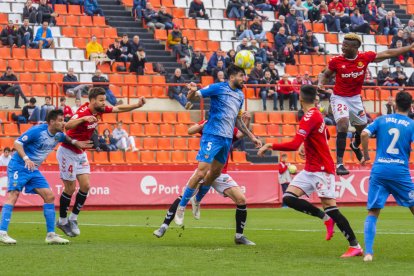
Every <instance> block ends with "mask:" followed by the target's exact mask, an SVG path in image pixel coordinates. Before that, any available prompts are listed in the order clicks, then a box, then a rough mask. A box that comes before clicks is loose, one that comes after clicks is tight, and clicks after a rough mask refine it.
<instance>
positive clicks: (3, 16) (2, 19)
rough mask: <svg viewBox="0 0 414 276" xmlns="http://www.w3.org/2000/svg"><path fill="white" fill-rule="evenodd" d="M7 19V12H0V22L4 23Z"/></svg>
mask: <svg viewBox="0 0 414 276" xmlns="http://www.w3.org/2000/svg"><path fill="white" fill-rule="evenodd" d="M8 21H9V17H8V15H7V13H0V24H3V25H6V24H7V23H8Z"/></svg>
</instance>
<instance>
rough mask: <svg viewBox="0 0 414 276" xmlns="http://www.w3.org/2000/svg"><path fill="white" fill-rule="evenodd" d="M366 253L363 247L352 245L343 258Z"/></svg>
mask: <svg viewBox="0 0 414 276" xmlns="http://www.w3.org/2000/svg"><path fill="white" fill-rule="evenodd" d="M363 254H364V251H363V250H362V248H361V247H358V248H356V247H352V246H350V247H349V248H348V250H347V251H346V252H345V253H344V254H343V255H342V256H341V258H350V257H356V256H362V255H363Z"/></svg>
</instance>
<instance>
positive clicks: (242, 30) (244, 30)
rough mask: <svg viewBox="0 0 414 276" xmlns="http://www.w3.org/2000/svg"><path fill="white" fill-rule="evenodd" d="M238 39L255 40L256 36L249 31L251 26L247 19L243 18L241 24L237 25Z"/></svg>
mask: <svg viewBox="0 0 414 276" xmlns="http://www.w3.org/2000/svg"><path fill="white" fill-rule="evenodd" d="M236 38H237V39H238V40H243V39H244V38H247V39H250V40H251V39H254V34H253V32H252V30H250V29H249V24H247V19H246V17H243V18H242V20H241V22H240V24H239V25H237V28H236ZM246 41H247V40H246Z"/></svg>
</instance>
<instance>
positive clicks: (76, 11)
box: [68, 5, 82, 15]
mask: <svg viewBox="0 0 414 276" xmlns="http://www.w3.org/2000/svg"><path fill="white" fill-rule="evenodd" d="M68 14H72V15H81V14H82V13H81V9H80V6H79V5H68Z"/></svg>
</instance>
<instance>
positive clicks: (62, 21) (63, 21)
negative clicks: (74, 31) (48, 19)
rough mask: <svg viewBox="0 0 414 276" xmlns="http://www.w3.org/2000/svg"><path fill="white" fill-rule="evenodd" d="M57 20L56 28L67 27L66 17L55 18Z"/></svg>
mask: <svg viewBox="0 0 414 276" xmlns="http://www.w3.org/2000/svg"><path fill="white" fill-rule="evenodd" d="M55 19H56V26H64V25H66V16H63V15H61V16H58V17H55Z"/></svg>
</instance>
